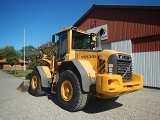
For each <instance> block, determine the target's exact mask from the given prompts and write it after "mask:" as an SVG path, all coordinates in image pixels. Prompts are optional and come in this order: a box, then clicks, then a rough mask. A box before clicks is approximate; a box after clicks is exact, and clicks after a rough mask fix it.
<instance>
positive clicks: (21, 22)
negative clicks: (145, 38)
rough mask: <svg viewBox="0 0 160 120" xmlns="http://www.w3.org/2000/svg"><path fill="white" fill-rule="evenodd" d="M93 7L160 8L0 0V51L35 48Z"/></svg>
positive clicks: (148, 0)
mask: <svg viewBox="0 0 160 120" xmlns="http://www.w3.org/2000/svg"><path fill="white" fill-rule="evenodd" d="M93 4H109V5H150V6H157V5H160V0H0V48H4V47H5V46H9V45H11V46H14V48H15V49H16V50H20V49H22V47H23V46H24V30H25V45H26V46H28V45H32V46H34V47H36V48H37V47H38V46H40V45H42V44H44V43H46V42H48V41H50V40H51V38H52V35H53V34H55V33H56V32H57V31H59V30H61V29H63V28H65V27H69V26H72V25H73V24H74V23H76V22H77V21H78V20H79V19H80V17H81V16H82V15H84V14H85V13H86V12H87V11H88V10H89V9H90V8H91V7H92V5H93Z"/></svg>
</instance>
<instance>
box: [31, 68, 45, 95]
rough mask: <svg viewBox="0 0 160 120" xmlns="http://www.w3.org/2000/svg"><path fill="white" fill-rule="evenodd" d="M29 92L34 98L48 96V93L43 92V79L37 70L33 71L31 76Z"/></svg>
mask: <svg viewBox="0 0 160 120" xmlns="http://www.w3.org/2000/svg"><path fill="white" fill-rule="evenodd" d="M29 90H30V93H31V94H32V95H34V96H43V95H46V93H45V92H43V91H42V85H41V79H40V75H39V73H38V71H37V70H33V72H32V74H31V79H30V87H29Z"/></svg>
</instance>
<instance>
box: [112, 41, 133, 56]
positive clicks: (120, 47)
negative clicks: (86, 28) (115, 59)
mask: <svg viewBox="0 0 160 120" xmlns="http://www.w3.org/2000/svg"><path fill="white" fill-rule="evenodd" d="M111 49H112V50H117V51H120V52H125V53H129V54H131V53H132V43H131V40H124V41H118V42H112V43H111Z"/></svg>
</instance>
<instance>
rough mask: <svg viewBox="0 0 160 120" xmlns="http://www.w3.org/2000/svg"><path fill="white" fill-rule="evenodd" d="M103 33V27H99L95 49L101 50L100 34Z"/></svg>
mask: <svg viewBox="0 0 160 120" xmlns="http://www.w3.org/2000/svg"><path fill="white" fill-rule="evenodd" d="M104 33H105V30H104V29H103V28H101V29H100V31H98V33H97V37H96V50H102V47H101V37H102V35H103V34H104Z"/></svg>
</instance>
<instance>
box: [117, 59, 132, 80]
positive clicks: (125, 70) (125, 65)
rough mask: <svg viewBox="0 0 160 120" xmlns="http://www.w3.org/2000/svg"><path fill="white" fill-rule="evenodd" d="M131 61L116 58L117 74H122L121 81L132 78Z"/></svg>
mask: <svg viewBox="0 0 160 120" xmlns="http://www.w3.org/2000/svg"><path fill="white" fill-rule="evenodd" d="M132 72H133V69H132V62H131V61H122V60H117V74H119V75H121V76H122V79H123V82H129V81H131V80H132Z"/></svg>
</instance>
